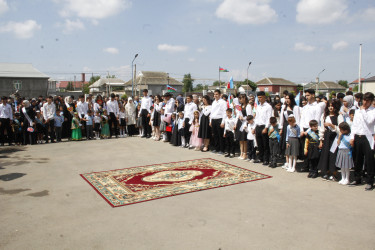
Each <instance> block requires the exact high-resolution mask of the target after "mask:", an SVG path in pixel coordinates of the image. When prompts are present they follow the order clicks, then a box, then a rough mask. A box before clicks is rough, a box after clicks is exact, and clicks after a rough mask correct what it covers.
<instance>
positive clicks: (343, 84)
mask: <svg viewBox="0 0 375 250" xmlns="http://www.w3.org/2000/svg"><path fill="white" fill-rule="evenodd" d="M337 83H338V84H340V85H341V86H343V87H345V88H349V85H348V81H346V80H340V81H338V82H337Z"/></svg>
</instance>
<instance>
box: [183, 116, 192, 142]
mask: <svg viewBox="0 0 375 250" xmlns="http://www.w3.org/2000/svg"><path fill="white" fill-rule="evenodd" d="M189 121H190V119H189V118H185V128H184V136H185V143H187V144H189V143H190V137H191V132H190V131H189V130H190V124H189Z"/></svg>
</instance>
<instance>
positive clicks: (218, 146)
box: [211, 119, 224, 152]
mask: <svg viewBox="0 0 375 250" xmlns="http://www.w3.org/2000/svg"><path fill="white" fill-rule="evenodd" d="M222 120H223V119H212V120H211V125H212V132H213V134H214V147H215V150H216V151H220V152H223V151H224V137H223V135H224V128H222V127H221V121H222Z"/></svg>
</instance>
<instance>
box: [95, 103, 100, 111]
mask: <svg viewBox="0 0 375 250" xmlns="http://www.w3.org/2000/svg"><path fill="white" fill-rule="evenodd" d="M99 110H100V105H99V103H97V102H96V103H94V112H99Z"/></svg>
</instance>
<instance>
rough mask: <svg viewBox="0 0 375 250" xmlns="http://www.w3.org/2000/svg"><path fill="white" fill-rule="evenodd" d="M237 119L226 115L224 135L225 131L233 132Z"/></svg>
mask: <svg viewBox="0 0 375 250" xmlns="http://www.w3.org/2000/svg"><path fill="white" fill-rule="evenodd" d="M236 123H237V119H236V118H233V117H231V118H228V117H226V118H225V120H224V124H225V125H224V135H225V134H226V133H227V131H231V132H232V133H234V127H235V126H236Z"/></svg>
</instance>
